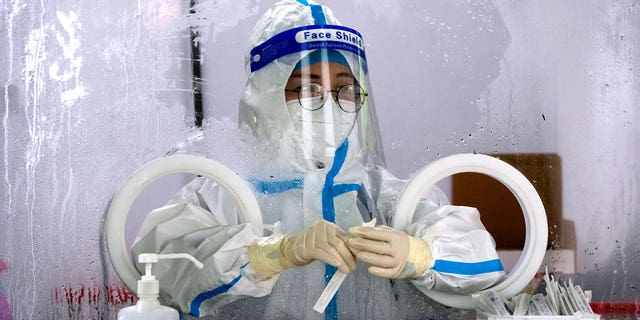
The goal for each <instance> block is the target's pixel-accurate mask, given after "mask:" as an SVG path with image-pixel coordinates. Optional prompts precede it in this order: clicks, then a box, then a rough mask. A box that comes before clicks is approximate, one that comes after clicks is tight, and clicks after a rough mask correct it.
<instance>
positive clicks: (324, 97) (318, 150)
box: [285, 49, 367, 161]
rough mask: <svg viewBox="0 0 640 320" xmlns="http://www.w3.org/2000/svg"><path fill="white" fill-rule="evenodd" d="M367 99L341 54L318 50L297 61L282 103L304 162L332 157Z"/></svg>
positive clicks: (349, 131) (347, 134) (335, 51)
mask: <svg viewBox="0 0 640 320" xmlns="http://www.w3.org/2000/svg"><path fill="white" fill-rule="evenodd" d="M347 55H349V54H347ZM366 97H367V92H366V90H365V89H364V88H363V87H362V86H360V84H359V81H358V80H357V78H356V76H355V75H354V74H353V72H352V69H351V67H350V64H349V63H348V62H347V59H346V58H345V57H344V55H343V53H340V52H339V51H337V50H325V49H321V50H316V51H313V52H312V53H310V54H309V55H307V56H306V57H304V58H303V59H302V60H300V61H299V62H298V63H297V64H296V66H295V67H294V69H293V71H292V72H291V74H290V76H289V79H288V80H287V84H286V85H285V100H286V104H287V112H288V113H289V115H290V116H291V120H292V123H293V128H294V130H295V131H296V132H297V136H298V137H299V138H300V142H301V143H300V145H301V147H302V150H303V152H304V156H305V158H311V159H314V160H318V161H321V160H322V159H325V158H330V157H333V156H334V155H335V152H336V149H337V148H339V147H340V146H341V145H342V144H343V143H344V142H345V140H346V139H347V137H348V136H349V134H350V133H351V131H352V129H353V128H354V126H355V124H356V119H357V117H358V113H359V111H360V109H362V107H363V106H364V103H365V102H366Z"/></svg>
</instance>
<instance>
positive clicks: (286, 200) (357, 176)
mask: <svg viewBox="0 0 640 320" xmlns="http://www.w3.org/2000/svg"><path fill="white" fill-rule="evenodd" d="M319 25H320V26H322V27H318V26H319ZM318 28H324V29H318ZM292 30H293V31H292ZM309 30H311V31H318V30H324V31H322V32H323V33H324V34H325V35H327V34H329V33H330V34H331V35H332V36H333V37H334V38H332V39H326V38H325V39H314V40H313V41H311V40H310V41H307V42H305V41H304V39H302V40H301V38H300V37H301V36H302V35H304V32H305V31H309ZM325 31H326V32H325ZM300 32H302V33H300ZM337 32H343V33H342V37H340V38H341V39H340V40H344V41H333V42H332V41H328V40H337V39H335V37H336V35H337ZM296 36H297V38H296ZM294 39H297V40H294ZM361 41H362V39H361V36H360V34H359V33H357V32H356V31H355V30H352V29H349V28H346V27H342V26H340V25H339V23H338V21H337V20H336V19H335V17H334V16H333V13H332V12H331V10H330V9H328V8H327V7H324V6H321V5H318V4H315V3H313V2H311V1H305V0H299V1H295V0H283V1H280V2H278V3H277V4H275V5H274V7H273V8H271V9H270V10H269V11H267V12H266V14H265V15H264V16H263V17H262V18H261V19H260V20H259V22H258V23H257V25H256V26H255V28H254V29H253V32H252V34H251V37H250V45H251V49H252V50H251V52H250V53H249V54H248V56H247V70H248V72H249V74H248V81H247V84H246V87H245V90H244V92H243V94H242V100H241V102H240V112H239V117H240V120H239V121H240V125H241V126H242V127H248V128H249V129H250V130H251V132H252V133H253V140H252V141H251V142H249V143H252V144H253V145H254V146H255V148H256V149H255V151H256V152H255V154H256V155H258V157H259V159H258V161H256V162H257V163H258V164H259V165H258V166H256V168H255V170H254V171H253V174H252V176H251V177H248V182H249V183H250V184H252V185H253V187H254V190H255V195H256V197H257V199H258V202H259V204H260V206H261V210H262V214H263V220H264V223H265V225H271V226H273V225H274V224H276V223H277V230H279V231H276V233H279V232H281V233H284V234H287V235H295V234H296V233H298V232H300V231H303V230H305V229H306V228H308V227H309V226H311V225H312V224H314V223H315V222H317V221H318V220H320V219H325V220H327V221H329V222H332V223H335V224H336V225H337V226H339V227H340V228H342V229H343V230H348V228H349V227H352V226H360V225H361V224H362V223H363V222H367V221H370V220H371V219H372V218H374V217H375V218H377V221H378V224H385V225H392V223H391V222H392V219H393V217H392V215H393V212H394V205H395V201H396V199H397V197H398V195H399V193H400V192H401V190H402V188H403V187H404V185H405V184H406V181H404V180H400V179H397V178H395V177H394V176H393V175H392V174H390V173H389V172H388V171H386V170H385V169H384V168H383V165H384V157H383V155H382V149H381V145H380V139H379V135H378V130H377V123H376V118H375V112H374V108H373V99H372V97H371V95H370V90H369V88H370V86H369V82H368V79H367V66H366V57H365V55H364V49H363V45H362V42H361ZM300 42H303V43H302V44H301V43H300ZM315 48H325V49H326V48H329V49H333V50H336V51H338V52H340V54H341V55H342V56H344V58H345V60H346V61H347V63H348V64H349V66H350V68H351V71H352V73H353V75H354V76H355V78H356V80H357V82H358V83H359V85H360V86H362V87H363V88H364V89H365V90H367V92H369V96H367V100H366V102H365V103H364V106H363V107H362V109H360V111H359V112H358V114H357V120H356V123H355V125H354V126H353V129H352V130H351V133H350V134H349V136H348V139H346V140H345V141H344V142H340V144H339V147H338V148H337V149H335V148H334V149H331V148H328V149H325V150H331V152H325V153H326V154H325V155H324V156H323V155H322V154H321V155H319V156H318V155H316V154H314V156H310V153H308V152H305V150H306V149H309V148H306V147H307V145H305V144H306V143H307V140H305V138H302V137H300V128H299V126H297V125H296V124H295V123H294V121H293V117H292V115H291V113H290V112H288V111H287V110H288V109H287V103H286V101H285V93H284V89H285V84H286V83H287V80H288V78H289V76H290V75H291V73H292V71H293V70H294V68H295V66H296V64H297V63H298V62H299V61H300V60H301V59H303V58H304V57H306V56H307V55H309V54H310V53H311V52H313V51H314V50H315ZM325 108H329V107H327V106H325ZM394 108H398V106H394ZM307 151H308V150H307ZM234 206H235V205H234V204H233V202H232V200H231V198H230V197H229V196H228V194H226V193H225V192H224V191H223V190H221V189H220V187H219V186H218V185H216V184H215V183H213V182H211V181H209V180H207V179H204V178H197V179H196V180H194V181H192V182H191V183H189V184H188V185H187V186H185V187H184V188H183V189H182V190H181V191H180V192H179V193H178V194H177V195H176V196H175V197H174V198H173V199H171V200H170V201H169V204H168V205H166V206H164V207H162V208H159V209H156V210H154V211H152V212H151V213H150V214H149V216H148V217H147V219H146V220H145V222H144V224H143V226H142V228H141V230H140V232H139V234H138V237H137V238H136V240H135V243H134V245H133V247H132V252H133V254H134V256H137V254H139V253H144V252H157V253H177V252H185V253H190V254H191V255H193V256H194V257H196V258H197V259H199V260H200V261H202V262H203V263H204V265H205V267H204V268H203V269H202V270H197V269H195V267H193V266H192V265H191V263H190V262H188V261H179V260H171V261H165V262H163V263H160V264H156V266H155V267H154V268H155V269H154V274H156V275H157V277H158V278H159V280H160V284H161V288H160V289H161V297H162V298H163V300H164V302H165V303H168V304H170V305H173V306H175V307H176V308H179V309H180V310H181V311H182V312H183V313H185V314H189V315H191V316H195V317H204V316H210V317H212V318H220V319H236V318H237V319H327V318H328V319H338V318H339V319H399V318H400V319H402V318H414V317H422V318H424V317H425V316H427V314H424V312H427V311H428V310H429V309H428V308H427V309H425V307H424V305H425V304H426V302H425V301H426V300H427V299H426V298H425V297H424V295H422V293H420V292H419V291H417V290H415V288H412V286H411V285H406V284H407V283H409V282H410V283H411V284H412V285H413V286H416V287H420V288H423V289H428V290H445V291H450V292H473V291H476V290H480V289H483V288H487V287H489V286H491V285H493V284H495V283H496V282H498V281H499V280H500V279H501V278H502V277H503V275H504V272H503V269H502V266H501V264H500V261H499V260H498V256H497V253H496V251H495V244H494V242H493V239H492V238H491V235H490V234H489V233H488V232H487V231H486V230H485V229H484V227H483V225H482V223H481V222H480V217H479V213H478V212H477V210H476V209H474V208H469V207H459V206H451V205H449V203H448V201H447V199H446V197H445V196H444V195H443V194H442V192H441V191H439V190H437V189H436V188H434V189H433V190H431V191H430V192H428V194H426V195H425V196H424V197H423V201H422V202H421V204H420V205H419V206H418V209H417V211H416V214H415V216H414V219H415V220H414V221H413V223H412V224H411V225H410V226H409V227H408V228H407V230H403V231H404V232H406V233H407V234H409V235H411V236H413V237H416V238H418V239H422V240H424V241H425V242H426V243H427V244H428V246H429V248H430V250H431V254H432V257H433V263H432V265H431V266H430V267H429V269H428V270H427V271H426V272H425V273H424V274H423V275H421V276H419V277H416V278H413V279H411V280H404V279H393V280H390V279H386V278H381V277H377V276H374V275H372V274H370V273H368V272H367V265H366V264H365V263H362V262H358V268H357V269H356V270H354V271H352V272H351V273H350V274H349V275H348V276H347V278H346V280H345V282H344V283H343V285H342V286H341V288H340V290H339V291H338V294H337V295H336V297H335V298H334V300H333V302H332V303H331V304H330V305H329V307H328V308H327V310H326V312H325V314H319V313H317V312H315V311H313V310H312V307H313V305H314V303H315V302H316V300H317V299H318V297H319V296H320V294H321V292H322V290H323V289H324V285H325V281H326V280H328V278H329V277H330V276H331V275H332V274H333V272H335V268H334V267H332V266H329V265H325V264H324V263H322V262H320V261H315V262H312V263H310V264H308V265H306V266H303V267H298V268H291V269H287V270H284V271H283V272H280V273H279V274H276V275H274V276H272V277H269V278H266V279H264V278H263V277H260V276H259V275H258V274H257V273H256V272H255V270H254V269H253V268H252V265H251V264H250V263H249V257H248V247H249V246H250V245H252V244H254V243H256V242H257V241H260V240H262V239H264V236H263V234H261V233H260V232H259V230H261V226H251V225H249V224H246V223H240V222H239V220H238V217H237V215H236V210H235V207H234ZM139 267H140V266H139Z"/></svg>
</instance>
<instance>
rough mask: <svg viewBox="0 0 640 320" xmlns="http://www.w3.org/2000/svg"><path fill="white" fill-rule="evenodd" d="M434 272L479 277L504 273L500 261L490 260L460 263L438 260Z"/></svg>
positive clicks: (434, 265)
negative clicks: (485, 274) (480, 275)
mask: <svg viewBox="0 0 640 320" xmlns="http://www.w3.org/2000/svg"><path fill="white" fill-rule="evenodd" d="M432 269H433V270H435V271H437V272H443V273H454V274H461V275H467V276H472V275H477V274H483V273H490V272H497V271H504V267H502V263H501V262H500V259H495V260H488V261H482V262H458V261H448V260H436V261H435V263H434V264H433V268H432Z"/></svg>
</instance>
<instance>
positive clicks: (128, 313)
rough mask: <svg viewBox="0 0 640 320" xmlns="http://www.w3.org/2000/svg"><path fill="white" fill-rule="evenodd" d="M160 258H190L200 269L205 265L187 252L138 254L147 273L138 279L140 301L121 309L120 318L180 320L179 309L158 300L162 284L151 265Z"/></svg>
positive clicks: (129, 319)
mask: <svg viewBox="0 0 640 320" xmlns="http://www.w3.org/2000/svg"><path fill="white" fill-rule="evenodd" d="M160 259H188V260H191V262H193V263H194V264H195V265H196V267H198V269H202V267H203V265H202V263H201V262H200V261H198V260H196V258H194V257H192V256H190V255H188V254H186V253H175V254H154V253H143V254H140V255H138V262H139V263H144V264H145V266H144V268H145V273H144V275H143V276H142V278H141V279H140V280H139V281H138V302H137V303H136V305H135V306H130V307H127V308H124V309H121V310H120V312H118V320H147V319H155V320H179V319H180V315H179V314H178V311H176V310H175V309H173V308H170V307H167V306H163V305H161V304H160V302H159V301H158V294H159V293H160V284H159V283H158V280H156V277H155V276H154V275H152V274H151V266H152V265H153V264H154V263H157V262H158V261H160Z"/></svg>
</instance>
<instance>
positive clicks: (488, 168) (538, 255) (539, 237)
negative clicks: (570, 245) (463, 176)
mask: <svg viewBox="0 0 640 320" xmlns="http://www.w3.org/2000/svg"><path fill="white" fill-rule="evenodd" d="M462 172H476V173H482V174H486V175H489V176H491V177H492V178H495V179H496V180H498V181H500V182H501V183H502V184H504V185H505V186H506V187H507V188H508V189H509V190H511V192H512V193H513V194H514V195H515V196H516V199H517V200H518V203H520V207H521V208H522V211H523V213H524V218H525V224H526V231H527V233H526V238H525V244H524V249H523V251H522V254H521V255H520V258H519V259H518V262H517V263H516V265H515V267H514V268H513V269H512V270H511V271H510V272H509V274H508V275H507V277H506V278H505V279H504V280H502V281H501V282H500V283H498V284H496V285H495V286H493V287H491V288H488V289H485V290H482V291H480V292H488V291H495V292H496V293H497V294H498V295H500V296H502V297H504V298H509V297H513V296H515V295H516V294H518V293H519V292H520V291H522V289H524V288H525V287H526V286H527V285H528V284H529V282H530V281H531V279H533V277H534V276H535V274H536V273H537V272H538V269H540V265H541V264H542V260H543V259H544V255H545V253H546V249H547V237H548V234H547V232H548V230H547V228H548V227H547V215H546V213H545V210H544V206H543V204H542V200H541V199H540V196H539V195H538V193H537V192H536V190H535V188H534V187H533V185H532V184H531V182H529V180H528V179H527V178H526V177H525V176H524V175H523V174H522V173H520V171H518V170H517V169H516V168H514V167H512V166H511V165H509V164H508V163H506V162H504V161H502V160H499V159H497V158H494V157H490V156H487V155H482V154H456V155H452V156H448V157H445V158H442V159H439V160H436V161H433V162H432V163H430V164H428V165H427V166H425V167H424V168H423V169H421V170H420V171H419V172H418V173H417V174H416V175H415V176H414V177H413V178H412V179H411V180H410V181H409V183H408V184H407V185H406V186H405V188H404V190H403V191H402V193H401V195H400V197H399V200H398V204H397V207H396V212H395V216H394V219H393V227H394V228H396V229H399V230H406V228H407V227H408V226H409V225H410V224H411V223H412V222H413V215H414V213H415V211H416V207H417V206H418V202H419V201H420V198H421V196H422V195H423V194H425V192H426V191H428V190H429V189H430V188H431V187H433V186H434V185H435V184H436V183H437V182H438V181H440V180H442V179H443V178H446V177H448V176H450V175H454V174H456V173H462ZM419 289H420V288H419ZM420 291H422V292H423V293H424V294H425V295H427V296H428V297H429V298H431V299H433V300H435V301H437V302H439V303H441V304H443V305H447V306H450V307H453V308H459V309H474V308H475V303H474V301H473V298H472V297H471V295H472V294H474V293H478V292H474V293H471V294H468V295H459V294H453V293H446V292H440V291H435V290H426V289H420Z"/></svg>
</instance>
